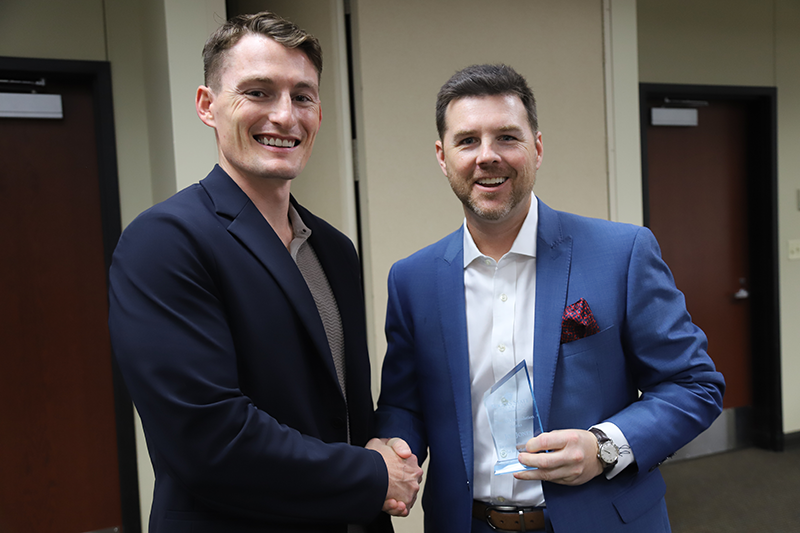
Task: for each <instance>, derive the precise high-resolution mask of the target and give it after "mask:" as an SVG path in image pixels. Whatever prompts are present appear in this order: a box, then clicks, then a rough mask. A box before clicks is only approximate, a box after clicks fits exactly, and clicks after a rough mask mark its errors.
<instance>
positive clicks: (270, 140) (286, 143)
mask: <svg viewBox="0 0 800 533" xmlns="http://www.w3.org/2000/svg"><path fill="white" fill-rule="evenodd" d="M256 140H257V141H258V142H259V143H261V144H265V145H267V146H278V147H280V148H291V147H293V146H294V141H293V140H291V139H276V138H275V137H267V138H264V137H259V138H257V139H256Z"/></svg>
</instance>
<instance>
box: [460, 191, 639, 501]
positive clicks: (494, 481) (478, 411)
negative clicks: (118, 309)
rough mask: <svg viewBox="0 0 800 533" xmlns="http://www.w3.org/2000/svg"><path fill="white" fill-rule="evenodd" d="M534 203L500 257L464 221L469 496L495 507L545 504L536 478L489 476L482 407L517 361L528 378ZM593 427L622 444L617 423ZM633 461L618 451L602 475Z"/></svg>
mask: <svg viewBox="0 0 800 533" xmlns="http://www.w3.org/2000/svg"><path fill="white" fill-rule="evenodd" d="M537 207H538V200H537V199H536V196H535V195H531V206H530V210H529V211H528V216H527V217H526V218H525V221H524V222H523V224H522V227H521V228H520V231H519V234H518V235H517V237H516V239H515V240H514V244H513V245H512V246H511V249H510V250H509V251H508V253H506V254H505V255H504V256H503V257H501V258H500V261H495V260H494V259H492V258H491V257H488V256H486V255H483V254H482V253H481V252H480V250H478V247H477V246H476V245H475V241H474V240H473V239H472V235H471V234H470V232H469V230H468V228H467V223H466V220H465V221H464V297H465V302H466V311H467V335H468V342H469V369H470V381H471V395H472V417H473V419H472V423H473V444H474V450H475V462H474V468H475V489H474V497H475V499H476V500H481V501H484V502H487V503H490V504H494V505H517V506H542V505H544V504H545V501H544V494H543V492H542V484H541V482H540V481H527V480H517V479H516V478H514V476H513V475H511V474H503V475H497V476H496V475H494V465H495V462H496V461H497V454H496V452H495V448H494V441H493V440H492V433H491V430H490V428H489V420H488V417H487V414H486V408H485V407H484V406H483V395H484V393H485V392H486V391H487V390H489V389H490V388H491V387H492V386H493V385H494V384H495V382H496V381H497V380H499V379H500V378H502V377H503V376H505V375H506V374H507V373H508V372H509V371H510V370H511V369H513V368H514V366H516V365H517V364H518V363H519V362H520V361H523V360H524V361H525V362H526V365H527V367H528V373H529V375H530V376H531V380H533V344H534V338H533V330H534V327H533V325H534V310H535V308H536V235H537V230H538V222H539V220H538V209H537ZM596 427H598V428H600V429H602V430H603V431H605V433H606V434H607V435H608V436H609V437H610V438H611V439H612V440H613V441H614V442H615V443H616V444H617V445H619V446H623V445H627V440H625V437H624V435H623V434H622V432H621V431H620V430H619V429H618V428H617V426H616V425H614V424H611V423H603V424H598V425H597V426H596ZM581 429H585V428H581ZM632 461H633V455H632V454H630V453H626V454H624V455H621V456H620V461H619V463H618V465H617V467H615V468H614V470H613V471H611V472H609V473H608V474H607V476H608V477H609V478H611V477H613V476H615V475H616V474H617V473H618V472H620V471H622V470H623V469H624V468H625V467H626V466H627V465H628V464H630V463H631V462H632Z"/></svg>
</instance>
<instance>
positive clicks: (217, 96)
mask: <svg viewBox="0 0 800 533" xmlns="http://www.w3.org/2000/svg"><path fill="white" fill-rule="evenodd" d="M223 63H224V66H223V67H222V70H221V72H220V76H219V82H218V85H219V86H218V87H206V86H202V87H200V88H199V89H198V91H197V101H196V107H197V114H198V116H199V117H200V119H201V120H202V121H203V122H204V123H205V124H207V125H209V126H211V127H213V128H214V129H215V130H216V136H217V148H218V150H219V163H220V166H221V167H222V168H223V169H224V170H225V171H226V172H227V173H228V174H229V175H230V176H231V178H233V180H234V181H236V182H237V183H240V184H247V185H249V186H251V187H260V186H262V185H263V184H264V183H265V182H264V180H278V182H277V184H278V185H280V184H281V183H282V182H284V183H288V180H292V179H294V178H295V177H297V175H298V174H300V172H302V170H303V168H304V167H305V165H306V162H307V161H308V158H309V156H310V155H311V148H312V147H313V145H314V138H315V137H316V135H317V131H319V126H320V122H321V120H322V108H321V107H320V102H319V80H318V74H317V71H316V70H315V68H314V66H313V64H312V63H311V61H310V60H309V59H308V57H307V56H306V55H305V54H304V53H303V52H302V51H300V50H298V49H290V48H286V47H285V46H283V45H282V44H280V43H278V42H276V41H274V40H272V39H270V38H269V37H265V36H263V35H258V34H247V35H245V36H244V37H242V38H241V39H240V40H239V42H238V43H236V44H235V45H234V46H233V47H232V48H230V49H229V50H228V51H227V52H225V57H224V61H223Z"/></svg>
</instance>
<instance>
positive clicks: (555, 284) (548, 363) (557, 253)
mask: <svg viewBox="0 0 800 533" xmlns="http://www.w3.org/2000/svg"><path fill="white" fill-rule="evenodd" d="M536 256H537V257H536V317H535V319H534V321H535V325H534V337H533V339H534V340H533V343H534V348H533V352H534V355H533V393H534V396H535V397H536V404H537V406H538V408H539V416H540V417H541V419H542V427H543V428H544V431H549V430H550V427H549V418H550V405H551V403H552V402H551V400H552V394H553V383H554V381H555V375H556V364H557V363H558V354H559V349H560V345H561V317H562V315H563V313H564V308H565V307H566V302H567V286H568V284H569V275H570V268H571V261H572V237H571V236H569V235H567V236H563V235H562V234H561V224H560V222H559V220H558V213H556V212H555V211H554V210H552V209H550V208H549V207H547V206H546V205H545V204H544V203H543V202H542V201H541V200H539V227H538V230H537V243H536Z"/></svg>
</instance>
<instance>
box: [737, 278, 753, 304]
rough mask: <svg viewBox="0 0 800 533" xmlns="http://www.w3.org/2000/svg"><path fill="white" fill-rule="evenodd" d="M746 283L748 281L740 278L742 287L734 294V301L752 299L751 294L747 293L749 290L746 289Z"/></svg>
mask: <svg viewBox="0 0 800 533" xmlns="http://www.w3.org/2000/svg"><path fill="white" fill-rule="evenodd" d="M746 282H747V279H745V278H739V285H740V287H739V290H738V291H736V292H735V293H733V299H734V300H747V299H748V298H750V293H749V292H748V291H747V289H745V288H744V284H745V283H746Z"/></svg>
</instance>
